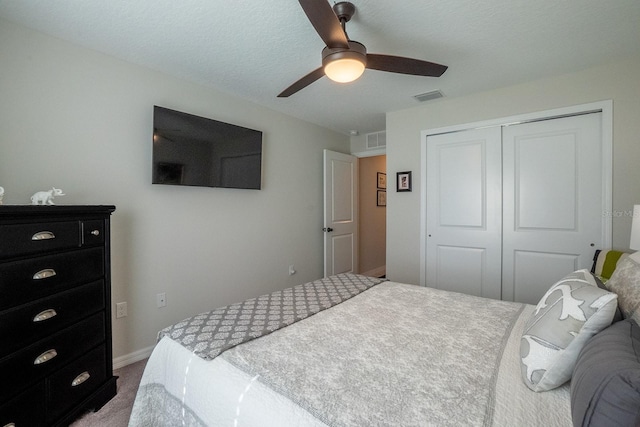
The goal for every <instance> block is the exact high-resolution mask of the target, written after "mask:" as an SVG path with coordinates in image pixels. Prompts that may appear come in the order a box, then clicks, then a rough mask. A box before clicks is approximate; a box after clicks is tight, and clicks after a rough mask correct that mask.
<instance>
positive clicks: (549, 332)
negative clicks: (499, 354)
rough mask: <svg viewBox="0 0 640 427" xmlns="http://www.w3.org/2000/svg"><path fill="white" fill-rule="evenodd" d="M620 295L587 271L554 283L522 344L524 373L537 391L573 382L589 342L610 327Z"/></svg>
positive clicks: (534, 316) (572, 274) (532, 315)
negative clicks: (584, 348)
mask: <svg viewBox="0 0 640 427" xmlns="http://www.w3.org/2000/svg"><path fill="white" fill-rule="evenodd" d="M617 306H618V302H617V296H616V294H614V293H612V292H608V291H606V290H603V289H600V288H598V286H597V284H596V283H595V279H594V278H593V275H592V274H591V273H590V272H589V270H578V271H575V272H573V273H571V274H569V275H567V276H566V277H565V278H563V279H562V280H560V281H558V282H557V283H556V284H554V285H553V286H552V287H551V288H550V289H549V290H548V291H547V293H546V294H545V295H544V296H543V297H542V299H541V300H540V302H539V303H538V305H537V306H536V309H535V310H534V312H533V313H532V314H531V317H530V318H529V320H528V322H527V324H526V326H525V329H524V331H523V334H522V339H521V341H520V369H521V373H522V379H523V381H524V383H525V384H526V385H527V387H529V388H530V389H531V390H533V391H546V390H551V389H554V388H556V387H559V386H561V385H562V384H564V383H565V382H567V381H568V380H569V379H571V374H572V372H573V368H574V367H575V363H576V359H577V358H578V354H579V353H580V350H582V348H583V347H584V345H585V343H586V342H587V341H588V340H589V338H591V337H592V336H594V335H595V334H596V333H598V332H600V331H601V330H603V329H604V328H606V327H607V326H609V325H611V321H612V319H613V316H614V314H615V311H616V308H617Z"/></svg>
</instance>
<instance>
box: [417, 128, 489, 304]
mask: <svg viewBox="0 0 640 427" xmlns="http://www.w3.org/2000/svg"><path fill="white" fill-rule="evenodd" d="M500 151H501V148H500V128H488V129H475V130H468V131H463V132H455V133H451V134H444V135H436V136H430V137H429V138H428V139H427V194H428V196H427V245H426V251H427V254H426V257H427V262H426V264H427V266H426V267H427V268H426V278H427V280H426V284H427V286H430V287H434V288H438V289H445V290H450V291H457V292H464V293H467V294H471V295H478V296H484V297H489V298H498V299H499V298H500V274H501V270H500V265H501V249H500V233H501V216H502V214H501V210H502V207H501V198H500V193H501V165H500V164H501V154H500Z"/></svg>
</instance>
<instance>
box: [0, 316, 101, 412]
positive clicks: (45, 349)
mask: <svg viewBox="0 0 640 427" xmlns="http://www.w3.org/2000/svg"><path fill="white" fill-rule="evenodd" d="M104 322H105V319H104V314H103V313H97V314H95V315H93V316H91V317H89V318H88V319H86V320H83V321H82V322H79V323H76V324H75V325H73V326H70V327H69V328H67V329H64V330H62V331H60V332H58V333H57V334H54V335H51V336H50V337H48V338H45V339H43V340H41V341H39V342H37V343H36V344H33V345H31V346H29V347H27V348H25V349H23V350H20V351H19V352H16V353H13V354H11V355H9V356H6V357H5V358H3V359H0V384H11V387H8V388H2V387H0V401H2V400H4V399H6V398H8V397H10V396H11V395H13V394H14V393H15V392H16V391H19V390H20V389H22V388H26V387H28V386H30V385H31V384H33V383H35V382H36V381H39V380H41V379H43V378H44V377H45V376H47V375H50V374H52V373H53V372H55V371H56V370H58V369H60V368H61V367H63V366H65V365H66V364H67V363H69V362H71V361H73V360H74V359H76V358H78V357H80V356H82V355H84V354H85V353H86V352H87V351H88V350H90V349H92V348H94V347H96V346H98V345H100V344H102V343H103V342H104V340H105V323H104Z"/></svg>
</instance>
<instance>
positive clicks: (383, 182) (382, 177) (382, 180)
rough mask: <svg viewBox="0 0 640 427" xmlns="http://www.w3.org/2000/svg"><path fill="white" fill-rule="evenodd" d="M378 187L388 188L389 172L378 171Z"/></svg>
mask: <svg viewBox="0 0 640 427" xmlns="http://www.w3.org/2000/svg"><path fill="white" fill-rule="evenodd" d="M378 188H379V189H381V190H386V189H387V174H386V173H384V172H378Z"/></svg>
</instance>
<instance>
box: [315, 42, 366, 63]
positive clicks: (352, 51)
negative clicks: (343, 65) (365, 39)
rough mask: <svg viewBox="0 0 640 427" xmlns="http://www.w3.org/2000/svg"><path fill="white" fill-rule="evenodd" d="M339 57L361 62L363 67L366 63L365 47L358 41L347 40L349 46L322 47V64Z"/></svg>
mask: <svg viewBox="0 0 640 427" xmlns="http://www.w3.org/2000/svg"><path fill="white" fill-rule="evenodd" d="M339 59H355V60H356V61H360V62H362V63H363V64H364V65H365V67H366V65H367V48H366V47H365V46H364V45H363V44H362V43H358V42H354V41H353V40H349V48H348V49H345V48H342V47H325V48H324V49H322V66H323V67H326V66H327V64H329V63H330V62H333V61H337V60H339Z"/></svg>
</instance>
